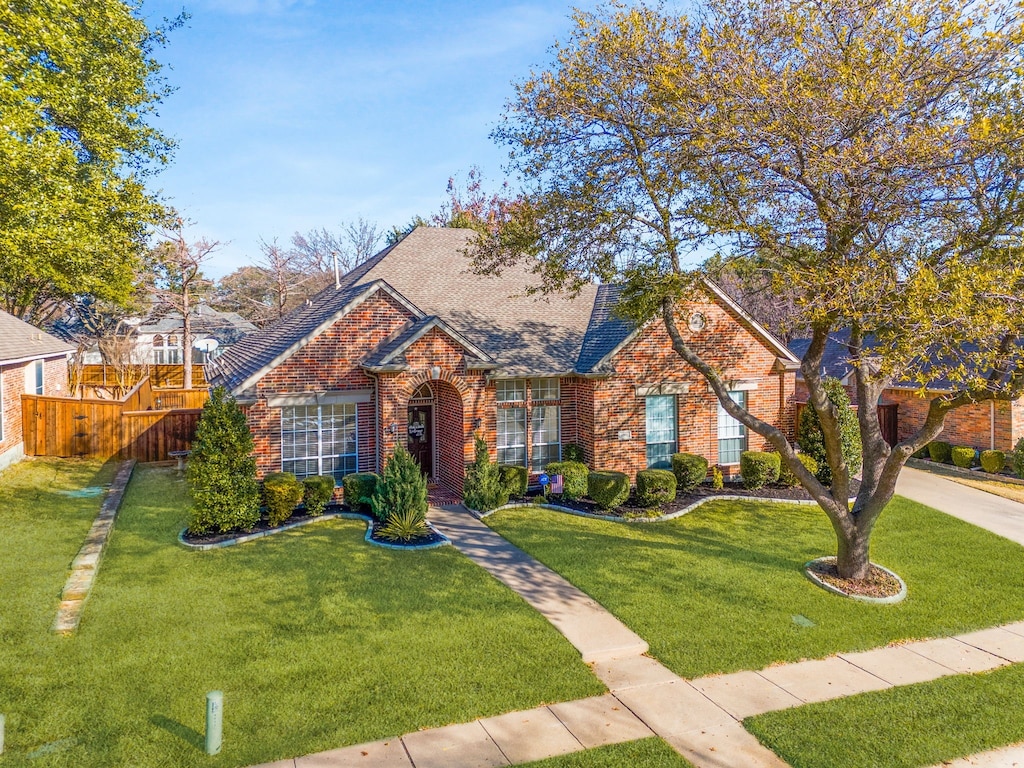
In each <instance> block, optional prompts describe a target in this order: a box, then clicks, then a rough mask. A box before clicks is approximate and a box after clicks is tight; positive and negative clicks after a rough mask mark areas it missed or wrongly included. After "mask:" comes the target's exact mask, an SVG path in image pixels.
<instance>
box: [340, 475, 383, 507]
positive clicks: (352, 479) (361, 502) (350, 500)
mask: <svg viewBox="0 0 1024 768" xmlns="http://www.w3.org/2000/svg"><path fill="white" fill-rule="evenodd" d="M379 482H380V476H379V475H377V474H375V473H373V472H354V473H352V474H351V475H345V477H343V478H342V480H341V487H342V489H343V492H344V494H345V503H346V504H348V508H349V509H351V510H352V511H353V512H362V513H363V514H367V515H368V514H370V513H371V510H370V499H372V498H373V494H374V493H376V491H377V484H378V483H379Z"/></svg>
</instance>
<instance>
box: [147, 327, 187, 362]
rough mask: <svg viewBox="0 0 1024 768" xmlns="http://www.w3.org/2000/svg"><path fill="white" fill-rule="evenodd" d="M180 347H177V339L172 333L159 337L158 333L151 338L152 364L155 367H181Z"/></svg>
mask: <svg viewBox="0 0 1024 768" xmlns="http://www.w3.org/2000/svg"><path fill="white" fill-rule="evenodd" d="M181 360H182V354H181V347H180V346H178V337H177V336H176V335H174V334H173V333H169V334H167V335H166V336H161V335H160V334H159V333H158V334H156V335H155V336H154V337H153V363H154V364H155V365H181Z"/></svg>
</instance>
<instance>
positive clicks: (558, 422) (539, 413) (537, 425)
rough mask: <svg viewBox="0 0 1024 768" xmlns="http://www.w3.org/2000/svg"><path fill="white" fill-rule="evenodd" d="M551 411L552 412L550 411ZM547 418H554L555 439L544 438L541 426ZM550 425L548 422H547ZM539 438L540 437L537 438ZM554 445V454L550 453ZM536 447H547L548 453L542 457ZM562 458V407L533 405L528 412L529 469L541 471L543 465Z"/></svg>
mask: <svg viewBox="0 0 1024 768" xmlns="http://www.w3.org/2000/svg"><path fill="white" fill-rule="evenodd" d="M552 412H553V413H552ZM545 417H548V418H552V417H553V419H554V427H555V435H554V437H555V439H554V440H544V439H542V438H543V437H544V432H543V431H542V430H543V426H544V424H545V421H547V419H546V418H545ZM548 424H549V425H550V422H548ZM538 438H540V439H538ZM552 446H554V448H555V451H554V455H553V456H552V455H550V453H551V447H552ZM538 448H543V449H547V450H546V451H545V453H548V454H549V455H548V456H546V457H542V456H540V455H538V451H537V449H538ZM561 460H562V408H561V406H558V405H535V406H533V408H532V410H531V414H530V469H531V470H532V471H533V472H543V471H544V467H546V466H547V465H548V464H550V463H551V462H552V461H561Z"/></svg>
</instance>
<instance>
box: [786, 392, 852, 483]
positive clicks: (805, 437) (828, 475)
mask: <svg viewBox="0 0 1024 768" xmlns="http://www.w3.org/2000/svg"><path fill="white" fill-rule="evenodd" d="M822 385H823V386H824V388H825V394H826V395H827V396H828V399H829V401H830V402H831V403H832V405H833V406H835V409H836V412H837V413H838V419H839V445H840V448H841V450H842V453H843V459H844V460H845V461H846V466H847V467H848V468H849V470H850V475H851V476H852V475H855V474H857V472H858V471H859V470H860V465H861V460H862V459H861V445H860V425H859V424H858V423H857V413H856V411H854V410H853V406H851V405H850V396H849V395H847V394H846V389H845V388H844V387H843V385H842V382H840V381H839V379H836V378H833V377H831V376H829V377H826V378H825V379H824V380H823V381H822ZM798 435H799V436H798V438H797V444H798V445H799V446H800V450H801V451H803V452H804V453H806V454H808V455H809V456H810V457H811V458H813V459H814V461H815V463H816V464H817V465H818V471H817V473H816V475H815V476H816V477H817V478H818V480H820V481H821V482H822V483H823V484H824V485H828V486H830V485H832V468H831V467H829V465H828V457H826V456H825V438H824V436H823V435H822V433H821V422H820V421H819V419H818V412H817V411H816V410H814V406H813V405H811V404H808V405H807V407H806V408H804V409H803V411H801V413H800V427H799V430H798Z"/></svg>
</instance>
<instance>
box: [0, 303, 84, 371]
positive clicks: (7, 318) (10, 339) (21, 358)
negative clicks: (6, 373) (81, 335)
mask: <svg viewBox="0 0 1024 768" xmlns="http://www.w3.org/2000/svg"><path fill="white" fill-rule="evenodd" d="M74 351H75V348H74V347H73V346H71V345H70V344H68V343H67V342H65V341H61V340H60V339H58V338H57V337H56V336H51V335H50V334H48V333H45V332H44V331H41V330H39V329H38V328H36V327H35V326H34V325H29V324H28V323H26V322H25V321H24V320H21V319H20V318H17V317H15V316H14V315H11V314H8V313H7V312H4V311H3V310H2V309H0V363H3V364H5V365H9V364H11V363H21V362H25V361H28V360H39V359H40V358H44V357H57V356H58V355H64V354H67V353H68V352H74Z"/></svg>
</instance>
